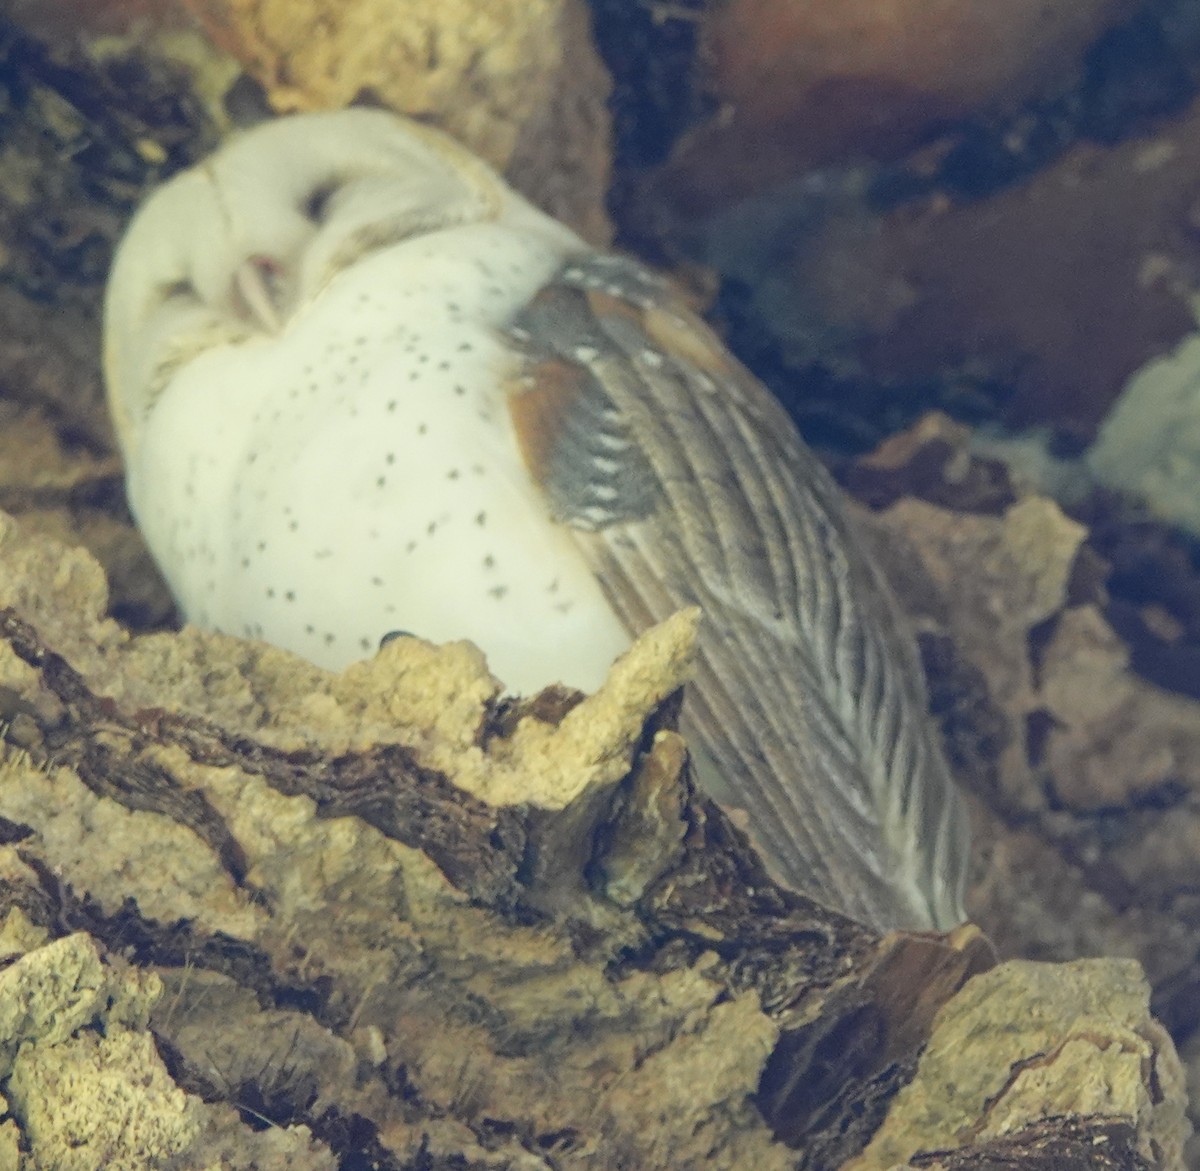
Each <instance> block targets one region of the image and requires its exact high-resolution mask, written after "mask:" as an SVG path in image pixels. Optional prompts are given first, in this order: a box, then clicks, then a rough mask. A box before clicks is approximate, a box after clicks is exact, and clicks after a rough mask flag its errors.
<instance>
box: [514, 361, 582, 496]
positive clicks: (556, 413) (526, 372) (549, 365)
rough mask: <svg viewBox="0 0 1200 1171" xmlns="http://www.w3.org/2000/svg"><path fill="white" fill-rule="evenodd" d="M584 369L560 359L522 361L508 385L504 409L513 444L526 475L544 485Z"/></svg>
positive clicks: (579, 386) (580, 391) (580, 383)
mask: <svg viewBox="0 0 1200 1171" xmlns="http://www.w3.org/2000/svg"><path fill="white" fill-rule="evenodd" d="M583 379H584V372H583V371H582V370H580V368H579V367H578V366H574V365H572V364H571V363H569V362H565V361H563V360H562V359H561V358H545V359H543V360H542V361H539V362H534V363H529V364H526V365H525V366H523V367H522V371H521V374H520V376H519V378H518V379H516V380H515V381H514V382H513V383H511V384H510V386H509V392H508V410H509V414H510V415H511V417H512V421H513V427H514V428H515V430H516V433H517V446H518V447H519V448H520V450H521V458H522V459H524V461H525V466H526V467H527V468H528V469H529V471H530V474H531V475H532V476H533V478H534V479H535V480H536V481H537V482H538V483H539V484H543V485H544V484H545V483H546V480H547V478H548V476H549V472H550V464H551V457H552V455H553V452H554V448H555V445H556V444H557V443H558V441H559V436H560V435H561V433H562V429H563V426H564V424H565V422H566V419H567V416H568V415H569V413H570V411H571V408H572V406H573V404H574V403H575V401H576V399H577V398H578V397H579V395H580V394H581V393H582V391H583Z"/></svg>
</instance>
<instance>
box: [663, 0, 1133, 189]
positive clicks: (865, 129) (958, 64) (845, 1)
mask: <svg viewBox="0 0 1200 1171" xmlns="http://www.w3.org/2000/svg"><path fill="white" fill-rule="evenodd" d="M1131 7H1132V6H1131V4H1130V3H1128V2H1127V0H1088V2H1087V3H1078V2H1076V3H1072V2H1071V0H1056V2H1054V3H1049V4H1047V3H1042V2H1040V0H1016V2H1012V3H1008V4H1004V5H1002V6H998V5H996V4H994V3H990V2H989V0H886V2H885V3H880V2H879V0H804V2H797V0H728V2H726V3H722V4H717V5H713V6H711V7H710V9H709V10H708V12H706V14H705V18H704V25H703V46H704V50H703V51H704V54H705V58H706V59H707V60H708V61H709V62H710V71H709V72H710V76H709V78H708V85H709V87H710V88H711V90H712V91H713V93H714V94H715V96H716V98H717V99H718V101H719V102H720V103H721V104H722V109H721V111H720V113H719V114H718V115H717V116H716V117H715V118H714V119H713V120H712V122H711V123H710V124H708V125H707V126H705V127H703V128H701V129H700V130H699V131H698V132H697V133H696V134H695V135H694V136H693V137H692V138H691V139H690V140H688V141H686V142H685V143H684V144H683V145H682V148H681V150H680V153H679V157H678V159H677V160H676V164H675V165H674V166H673V167H672V168H671V169H670V175H671V182H676V183H682V184H684V186H685V187H686V189H687V190H686V193H685V198H686V199H687V200H688V202H689V203H690V205H691V208H692V210H697V209H698V208H701V207H702V208H704V209H705V210H709V211H711V210H715V209H717V208H720V207H722V206H724V205H726V204H728V203H729V202H730V201H731V200H732V199H734V198H736V197H738V196H744V195H747V194H750V193H752V192H754V191H758V190H761V189H763V188H764V187H766V186H768V185H770V184H772V183H775V182H778V181H779V180H781V179H785V178H788V177H790V176H795V175H799V174H802V173H803V172H804V171H806V170H808V169H810V168H812V167H814V166H820V165H823V164H825V163H828V162H830V161H832V160H845V159H855V158H860V157H862V156H864V155H866V156H871V157H876V158H880V157H884V158H895V157H897V156H899V155H902V154H904V153H905V152H906V151H907V150H909V149H910V148H911V147H912V146H913V145H914V143H915V142H916V141H917V140H918V139H919V138H920V137H921V136H922V135H927V134H928V133H929V132H930V130H931V128H936V127H938V126H940V125H943V124H946V123H949V122H954V121H956V120H961V119H963V118H966V117H967V116H969V115H971V114H987V113H993V112H996V111H998V110H1011V109H1014V108H1016V107H1018V106H1019V105H1020V104H1021V103H1022V102H1024V101H1026V100H1028V99H1029V98H1030V97H1031V96H1034V95H1036V94H1041V93H1045V92H1047V91H1049V92H1054V91H1056V90H1057V89H1058V88H1059V87H1061V86H1062V85H1063V84H1064V83H1065V82H1066V81H1067V79H1069V78H1070V77H1071V75H1072V73H1073V71H1074V70H1075V68H1076V66H1077V64H1078V62H1079V59H1080V57H1081V55H1082V53H1083V51H1084V49H1086V48H1087V47H1088V46H1089V45H1090V44H1091V43H1092V42H1093V41H1094V40H1095V39H1096V37H1098V36H1099V34H1100V33H1101V32H1103V31H1104V30H1105V29H1106V28H1108V27H1110V26H1111V25H1112V24H1114V23H1115V22H1116V20H1117V19H1118V18H1119V17H1120V16H1122V15H1123V14H1124V13H1126V12H1127V11H1129V10H1130V8H1131ZM669 186H670V183H664V184H663V187H664V188H667V187H669Z"/></svg>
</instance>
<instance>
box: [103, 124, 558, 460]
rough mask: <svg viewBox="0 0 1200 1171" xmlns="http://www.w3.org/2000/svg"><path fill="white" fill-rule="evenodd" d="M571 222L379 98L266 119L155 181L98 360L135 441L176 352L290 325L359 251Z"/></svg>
mask: <svg viewBox="0 0 1200 1171" xmlns="http://www.w3.org/2000/svg"><path fill="white" fill-rule="evenodd" d="M499 219H504V220H510V219H511V220H513V221H515V222H517V223H526V224H528V226H530V227H535V226H536V229H537V230H540V231H554V232H560V233H563V234H568V235H569V233H567V230H566V229H565V228H561V227H560V226H559V225H557V224H555V223H554V222H553V221H552V220H549V219H548V218H547V217H545V216H543V215H542V214H541V213H540V212H538V211H536V210H535V209H534V208H533V207H531V206H530V205H529V204H527V203H526V202H525V201H524V200H523V199H522V198H521V197H520V196H518V195H517V194H516V193H515V192H513V191H512V190H511V189H510V188H509V187H508V186H507V185H506V184H505V183H504V181H503V180H502V179H501V178H500V177H499V176H498V175H496V174H495V173H494V172H493V171H492V170H491V169H490V168H489V167H487V166H486V164H484V163H483V162H481V161H480V160H479V159H477V158H476V157H475V156H474V155H472V154H470V152H468V151H467V150H466V149H464V148H463V147H461V146H459V145H458V144H457V143H455V142H454V141H453V140H452V139H450V138H447V137H446V136H445V135H443V134H441V133H439V132H438V131H436V130H433V129H431V128H429V127H426V126H423V125H420V124H418V123H416V122H413V121H411V120H409V119H406V118H402V117H399V116H398V115H395V114H392V113H389V112H387V111H383V110H369V109H350V110H340V111H336V112H332V113H323V114H303V115H295V116H292V117H286V118H280V119H278V120H275V121H271V122H267V123H264V124H262V125H260V126H257V127H255V128H254V129H252V130H249V131H246V132H244V133H242V134H240V135H237V136H236V137H234V138H232V139H231V140H230V141H229V142H228V143H226V144H225V145H224V146H222V147H221V148H220V149H219V150H218V151H216V153H214V154H213V155H212V156H211V157H209V158H208V159H206V160H205V161H204V162H202V163H200V164H199V165H197V166H196V167H193V168H192V169H191V170H189V171H186V172H184V173H182V174H180V175H178V176H176V177H175V178H173V179H171V180H170V181H169V182H167V183H165V184H164V185H163V186H162V187H160V188H159V189H158V190H157V191H155V192H154V193H153V194H152V195H151V196H150V197H149V199H147V201H146V202H145V204H143V206H142V207H141V208H140V209H139V211H138V212H137V214H136V215H135V216H134V218H133V220H132V222H131V223H130V225H129V228H128V230H127V232H126V234H125V237H124V238H123V240H122V241H121V244H120V246H119V248H118V249H117V254H116V258H115V260H114V262H113V267H112V272H111V274H110V276H109V281H108V288H107V291H106V297H105V324H104V365H105V376H106V381H107V384H108V393H109V402H110V406H111V409H112V412H113V417H114V419H115V421H116V427H117V434H118V437H119V438H120V440H121V444H122V446H123V447H124V448H125V449H126V452H127V453H128V452H129V451H130V450H131V448H132V447H133V446H134V445H135V444H136V440H137V434H138V431H139V430H140V423H141V421H142V420H143V419H144V417H145V415H146V413H147V412H148V411H149V409H150V408H151V407H152V406H153V403H154V401H155V399H156V397H157V396H158V394H159V393H160V392H161V391H162V389H163V387H164V386H165V385H166V384H167V382H168V381H169V380H170V377H171V374H172V373H173V371H174V370H175V369H177V368H178V367H179V366H180V365H181V364H183V363H185V362H187V361H189V360H190V359H192V358H193V357H195V356H196V355H197V354H199V353H201V352H203V351H204V350H207V349H209V348H211V347H214V346H218V345H236V344H240V343H242V342H245V341H248V340H250V339H252V338H254V337H255V336H256V335H272V334H276V333H279V332H280V331H282V330H284V329H286V328H287V324H288V321H289V319H290V318H291V316H292V315H293V313H294V312H295V311H296V309H297V308H299V307H300V306H303V305H304V304H306V303H307V302H309V301H311V300H312V299H313V298H314V297H316V296H317V295H319V293H320V291H321V289H322V288H324V286H325V285H326V284H327V283H328V282H329V281H330V280H332V279H333V278H334V277H335V276H336V275H337V273H338V272H340V271H341V270H342V269H344V268H347V267H348V266H349V265H351V264H353V263H354V262H355V261H356V260H357V259H359V258H360V257H362V256H363V255H365V254H367V253H369V252H373V251H375V250H377V249H380V248H384V247H387V246H388V245H390V244H393V243H396V242H398V241H400V240H402V239H405V238H407V237H410V236H413V235H418V234H421V233H424V232H433V231H438V230H440V229H442V228H446V227H449V226H452V225H457V224H463V223H470V222H477V221H481V220H499Z"/></svg>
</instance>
